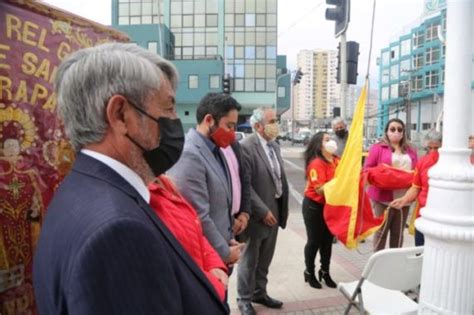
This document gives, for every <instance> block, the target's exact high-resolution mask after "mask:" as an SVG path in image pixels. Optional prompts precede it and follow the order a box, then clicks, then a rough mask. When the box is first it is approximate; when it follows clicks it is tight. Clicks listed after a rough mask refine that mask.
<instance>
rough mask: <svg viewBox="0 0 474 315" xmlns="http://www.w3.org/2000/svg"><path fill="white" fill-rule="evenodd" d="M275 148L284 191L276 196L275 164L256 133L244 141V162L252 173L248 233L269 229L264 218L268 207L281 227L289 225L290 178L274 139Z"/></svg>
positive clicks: (267, 230) (259, 232) (248, 234)
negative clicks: (272, 165) (269, 158)
mask: <svg viewBox="0 0 474 315" xmlns="http://www.w3.org/2000/svg"><path fill="white" fill-rule="evenodd" d="M273 149H274V151H275V153H276V156H277V158H278V162H279V163H280V169H281V180H282V185H283V194H282V196H281V197H280V198H279V199H275V191H276V187H275V183H274V181H273V178H272V172H273V171H272V168H271V165H270V161H269V160H268V158H267V155H266V153H265V151H264V149H263V147H262V145H261V144H260V141H259V139H258V137H257V135H256V134H253V135H251V136H250V137H247V138H246V139H245V140H244V141H243V143H242V151H243V156H244V162H245V163H246V166H247V168H248V169H249V170H250V174H251V192H250V194H251V205H252V206H251V208H252V215H251V217H250V222H249V226H248V227H247V229H246V230H245V231H244V233H245V236H252V235H257V234H265V233H270V227H268V226H267V225H265V224H264V223H263V222H262V220H263V218H264V217H265V215H266V213H267V211H268V210H270V211H272V213H273V215H274V216H275V218H276V219H277V220H278V224H279V226H280V227H281V228H285V227H286V221H287V219H288V182H287V179H286V174H285V170H284V168H283V159H282V158H281V153H280V147H279V146H278V145H277V144H276V143H273Z"/></svg>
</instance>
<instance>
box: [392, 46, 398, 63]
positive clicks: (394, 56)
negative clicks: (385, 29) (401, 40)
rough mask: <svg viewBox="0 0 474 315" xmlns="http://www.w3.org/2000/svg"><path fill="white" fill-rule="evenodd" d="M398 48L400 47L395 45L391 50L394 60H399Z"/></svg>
mask: <svg viewBox="0 0 474 315" xmlns="http://www.w3.org/2000/svg"><path fill="white" fill-rule="evenodd" d="M398 49H399V47H398V46H395V47H393V48H392V50H391V51H390V58H391V59H392V60H397V59H398Z"/></svg>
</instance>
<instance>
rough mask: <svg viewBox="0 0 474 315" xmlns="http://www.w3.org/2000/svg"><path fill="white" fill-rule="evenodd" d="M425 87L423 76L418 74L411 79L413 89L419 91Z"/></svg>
mask: <svg viewBox="0 0 474 315" xmlns="http://www.w3.org/2000/svg"><path fill="white" fill-rule="evenodd" d="M422 88H423V76H421V75H417V76H414V77H412V79H411V91H412V92H419V91H421V89H422Z"/></svg>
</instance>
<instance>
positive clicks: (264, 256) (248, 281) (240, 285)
mask: <svg viewBox="0 0 474 315" xmlns="http://www.w3.org/2000/svg"><path fill="white" fill-rule="evenodd" d="M257 224H260V223H257ZM252 228H258V227H255V226H254V227H252ZM262 228H266V227H262ZM265 232H268V233H261V231H257V232H256V233H255V235H250V236H249V238H248V239H247V242H246V245H245V248H244V251H243V253H242V255H241V257H240V260H239V262H238V268H237V273H238V274H237V293H238V300H239V301H244V302H245V301H251V300H252V298H256V299H258V298H262V297H265V296H266V295H267V282H268V279H267V275H268V268H269V267H270V263H271V262H272V258H273V254H274V252H275V245H276V240H277V235H278V224H276V225H274V226H272V227H271V228H269V229H268V231H265Z"/></svg>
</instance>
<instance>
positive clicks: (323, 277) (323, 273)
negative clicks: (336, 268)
mask: <svg viewBox="0 0 474 315" xmlns="http://www.w3.org/2000/svg"><path fill="white" fill-rule="evenodd" d="M318 275H319V281H322V280H324V282H325V283H326V285H327V286H328V287H330V288H336V287H337V284H336V282H334V280H332V278H331V275H330V274H329V272H327V271H324V270H319V272H318Z"/></svg>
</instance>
